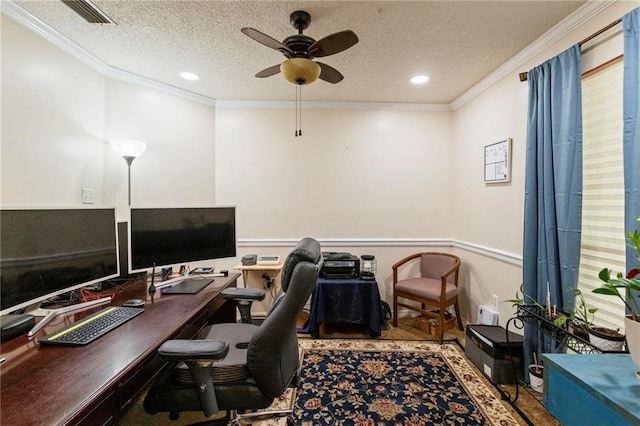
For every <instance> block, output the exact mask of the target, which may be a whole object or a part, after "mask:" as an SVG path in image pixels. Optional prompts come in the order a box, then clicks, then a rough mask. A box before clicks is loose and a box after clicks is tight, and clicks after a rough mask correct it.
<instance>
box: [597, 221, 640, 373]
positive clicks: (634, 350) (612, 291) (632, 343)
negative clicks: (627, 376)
mask: <svg viewBox="0 0 640 426" xmlns="http://www.w3.org/2000/svg"><path fill="white" fill-rule="evenodd" d="M636 222H638V223H640V217H637V218H636ZM627 239H628V240H629V246H630V247H633V248H634V250H635V251H636V261H637V262H638V264H640V231H638V230H637V229H636V230H635V231H628V232H627ZM598 277H599V278H600V280H601V281H603V284H602V285H601V286H600V287H599V288H596V289H594V290H593V292H594V293H598V294H605V295H609V296H616V297H619V298H620V300H622V302H623V303H624V305H625V307H626V311H627V315H626V317H625V334H626V335H627V349H628V350H629V352H630V353H631V356H632V358H633V360H634V362H635V363H636V365H638V366H640V306H639V305H638V302H637V300H636V298H635V297H634V294H633V293H634V292H640V268H638V267H634V268H632V269H630V270H629V272H627V274H626V275H623V274H622V273H621V272H620V273H618V274H616V277H615V278H611V270H610V269H608V268H604V269H603V270H601V271H600V273H599V274H598ZM619 289H622V292H620V290H619ZM636 374H638V373H637V372H636Z"/></svg>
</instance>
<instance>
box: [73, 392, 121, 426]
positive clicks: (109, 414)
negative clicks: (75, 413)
mask: <svg viewBox="0 0 640 426" xmlns="http://www.w3.org/2000/svg"><path fill="white" fill-rule="evenodd" d="M115 400H116V398H115V395H114V393H113V392H109V393H108V394H107V395H106V396H105V398H104V399H103V400H102V401H100V403H98V405H94V406H93V407H92V409H91V411H89V412H88V413H86V414H84V415H83V417H82V418H81V419H80V420H79V421H78V422H77V423H75V424H76V425H78V426H97V425H103V426H104V425H113V424H115V417H114V414H115V405H116V404H115Z"/></svg>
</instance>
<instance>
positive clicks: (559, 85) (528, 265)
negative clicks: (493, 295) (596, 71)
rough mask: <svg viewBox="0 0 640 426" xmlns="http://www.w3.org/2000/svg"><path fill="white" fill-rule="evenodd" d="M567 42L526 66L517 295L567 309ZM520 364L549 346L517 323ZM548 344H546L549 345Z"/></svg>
mask: <svg viewBox="0 0 640 426" xmlns="http://www.w3.org/2000/svg"><path fill="white" fill-rule="evenodd" d="M580 73H581V58H580V47H579V46H578V45H575V46H573V47H571V48H569V49H567V50H566V51H565V52H563V53H561V54H560V55H558V56H556V57H554V58H552V59H549V60H548V61H547V62H545V63H543V64H542V65H540V66H538V67H536V68H534V69H532V70H531V71H529V73H528V81H529V113H528V114H529V116H528V124H527V148H526V165H525V166H526V170H525V200H524V247H523V288H524V294H525V299H526V300H530V299H529V298H533V299H535V300H536V301H538V302H539V303H540V304H542V305H545V304H546V300H547V286H548V288H549V289H550V299H551V304H552V305H556V306H557V308H558V309H562V308H566V309H568V310H571V309H573V301H574V297H573V295H572V294H571V293H570V292H569V291H568V289H569V288H575V287H577V280H578V265H579V261H580V232H581V226H582V221H581V215H582V89H581V77H580ZM524 335H525V339H524V350H525V352H524V353H525V365H528V364H529V363H530V362H531V358H532V353H533V352H540V351H549V350H550V348H548V347H544V348H543V347H542V345H546V344H551V343H550V342H548V343H544V342H542V340H541V339H540V336H539V333H538V332H537V331H536V330H535V329H533V328H531V327H528V326H525V330H524ZM551 349H552V348H551Z"/></svg>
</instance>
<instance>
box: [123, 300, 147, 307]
mask: <svg viewBox="0 0 640 426" xmlns="http://www.w3.org/2000/svg"><path fill="white" fill-rule="evenodd" d="M122 306H126V307H129V308H142V307H143V306H144V300H142V299H129V300H127V301H126V302H124V303H123V304H122Z"/></svg>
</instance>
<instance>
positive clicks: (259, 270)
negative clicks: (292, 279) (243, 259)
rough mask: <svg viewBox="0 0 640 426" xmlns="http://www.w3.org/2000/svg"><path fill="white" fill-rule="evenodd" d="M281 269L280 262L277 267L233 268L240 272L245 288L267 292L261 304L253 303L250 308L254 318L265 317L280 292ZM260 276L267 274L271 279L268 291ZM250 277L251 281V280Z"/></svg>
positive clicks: (239, 266) (243, 266)
mask: <svg viewBox="0 0 640 426" xmlns="http://www.w3.org/2000/svg"><path fill="white" fill-rule="evenodd" d="M282 267H283V263H282V260H281V261H280V263H278V264H277V265H243V264H242V263H238V264H237V265H236V266H234V267H233V269H237V270H239V271H242V281H243V282H244V284H243V285H244V287H245V288H250V287H253V288H260V289H264V290H266V292H267V294H266V296H265V298H264V300H263V301H262V302H254V303H253V305H252V306H251V315H252V316H253V317H254V318H256V317H265V316H267V312H269V309H270V308H271V305H272V304H273V300H274V298H275V296H276V295H277V294H278V291H280V271H281V270H282ZM262 274H267V275H269V276H270V277H271V278H273V286H272V287H271V288H270V289H267V288H265V287H264V278H262ZM252 276H253V279H251V277H252Z"/></svg>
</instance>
